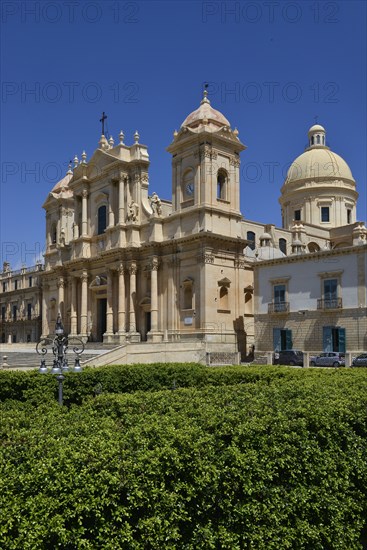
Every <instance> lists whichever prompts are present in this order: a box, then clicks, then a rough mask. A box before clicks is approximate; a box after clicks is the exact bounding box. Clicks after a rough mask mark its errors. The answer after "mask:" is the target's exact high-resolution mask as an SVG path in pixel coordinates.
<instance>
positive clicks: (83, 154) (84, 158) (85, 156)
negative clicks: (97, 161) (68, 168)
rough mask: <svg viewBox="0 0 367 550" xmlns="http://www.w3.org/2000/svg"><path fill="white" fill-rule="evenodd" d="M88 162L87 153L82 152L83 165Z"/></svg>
mask: <svg viewBox="0 0 367 550" xmlns="http://www.w3.org/2000/svg"><path fill="white" fill-rule="evenodd" d="M86 162H87V153H86V152H85V151H83V152H82V164H86Z"/></svg>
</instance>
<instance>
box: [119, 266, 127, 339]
mask: <svg viewBox="0 0 367 550" xmlns="http://www.w3.org/2000/svg"><path fill="white" fill-rule="evenodd" d="M118 274H119V275H118V276H119V295H118V331H119V334H125V332H126V331H125V275H124V264H123V263H122V262H121V264H120V265H119V268H118Z"/></svg>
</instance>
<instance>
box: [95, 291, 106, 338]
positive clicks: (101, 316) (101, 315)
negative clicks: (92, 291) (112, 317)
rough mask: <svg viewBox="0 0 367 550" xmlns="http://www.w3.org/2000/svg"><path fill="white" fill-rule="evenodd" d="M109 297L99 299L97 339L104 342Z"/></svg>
mask: <svg viewBox="0 0 367 550" xmlns="http://www.w3.org/2000/svg"><path fill="white" fill-rule="evenodd" d="M106 315H107V298H100V299H99V300H97V341H98V342H103V335H104V333H105V332H106V328H107V325H106Z"/></svg>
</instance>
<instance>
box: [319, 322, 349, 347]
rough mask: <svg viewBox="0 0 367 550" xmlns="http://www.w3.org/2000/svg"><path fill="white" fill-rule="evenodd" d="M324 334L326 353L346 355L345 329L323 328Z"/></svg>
mask: <svg viewBox="0 0 367 550" xmlns="http://www.w3.org/2000/svg"><path fill="white" fill-rule="evenodd" d="M322 332H323V348H324V351H325V352H331V351H335V352H339V353H345V328H341V327H323V328H322Z"/></svg>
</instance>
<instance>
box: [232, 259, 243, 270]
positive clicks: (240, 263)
mask: <svg viewBox="0 0 367 550" xmlns="http://www.w3.org/2000/svg"><path fill="white" fill-rule="evenodd" d="M234 266H235V267H236V268H238V269H245V267H246V262H245V260H240V259H236V260H235V261H234Z"/></svg>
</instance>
